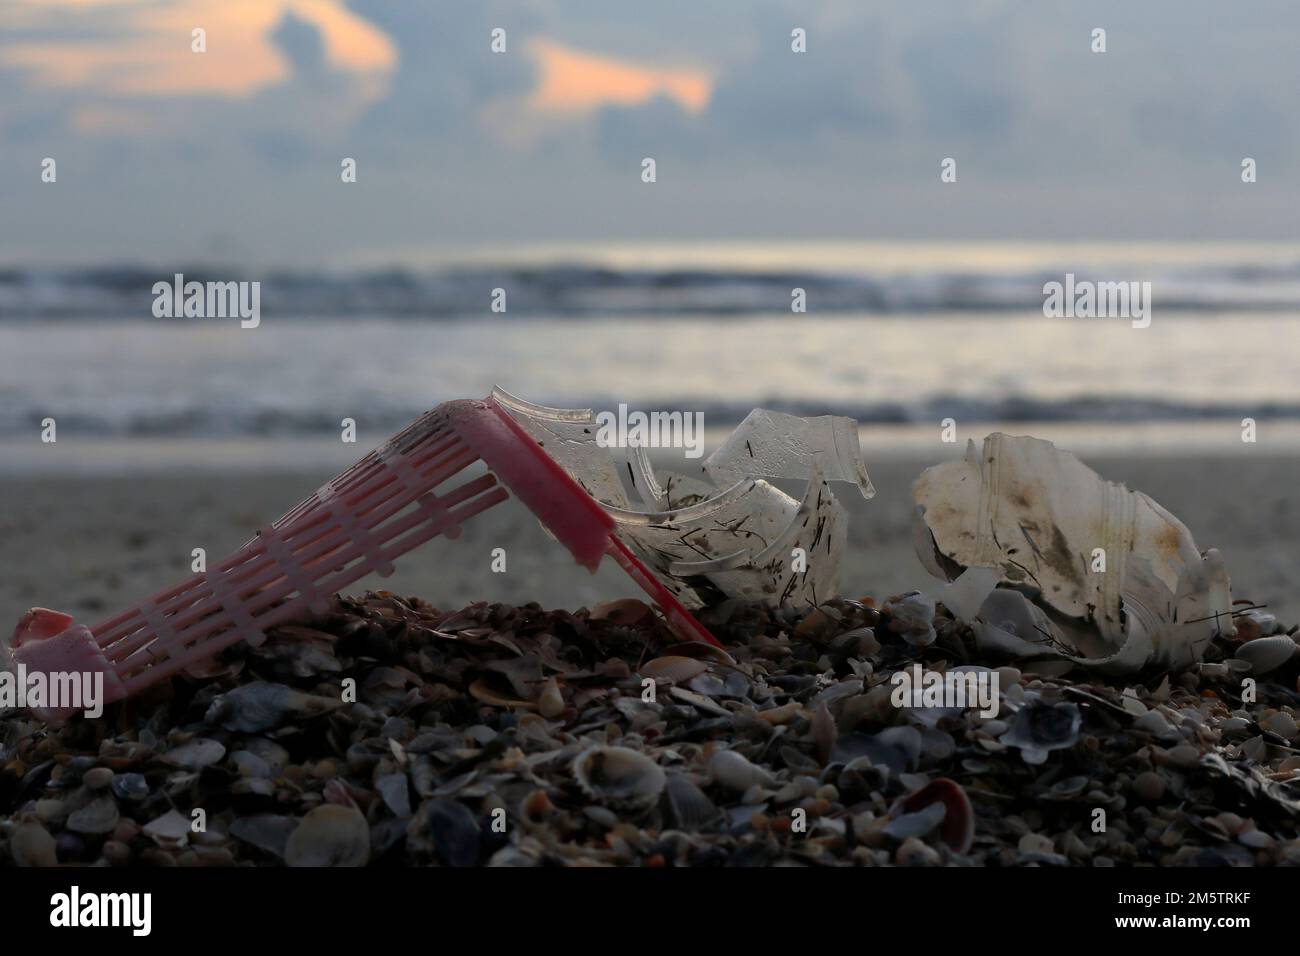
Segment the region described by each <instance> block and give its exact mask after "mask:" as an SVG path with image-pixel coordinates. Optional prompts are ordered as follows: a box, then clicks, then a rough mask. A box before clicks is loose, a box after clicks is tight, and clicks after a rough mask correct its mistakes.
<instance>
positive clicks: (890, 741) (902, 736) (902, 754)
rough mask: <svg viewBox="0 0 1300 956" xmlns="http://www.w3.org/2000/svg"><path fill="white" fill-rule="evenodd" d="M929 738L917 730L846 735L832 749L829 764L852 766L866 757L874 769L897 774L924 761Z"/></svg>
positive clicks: (899, 728) (890, 728)
mask: <svg viewBox="0 0 1300 956" xmlns="http://www.w3.org/2000/svg"><path fill="white" fill-rule="evenodd" d="M924 747H925V739H924V738H923V737H922V736H921V732H920V731H919V730H917V729H916V728H915V727H911V726H905V725H904V726H899V727H887V728H886V729H884V730H882V731H880V733H878V734H863V733H851V734H842V735H840V737H839V738H838V739H837V740H836V741H835V746H834V747H832V748H831V753H830V759H829V763H831V764H849V763H851V762H852V761H854V760H856V759H857V758H859V757H866V758H867V759H869V760H870V761H871V763H872V764H873V765H874V766H877V767H887V768H888V769H889V770H890V771H891V772H893V773H906V772H907V771H909V770H912V769H915V767H916V766H917V764H918V762H919V761H920V759H921V751H922V750H923V749H924Z"/></svg>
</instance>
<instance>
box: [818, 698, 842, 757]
mask: <svg viewBox="0 0 1300 956" xmlns="http://www.w3.org/2000/svg"><path fill="white" fill-rule="evenodd" d="M812 737H813V745H814V746H815V747H816V750H817V759H818V760H820V761H821V762H822V763H823V764H825V763H826V761H828V760H829V759H830V756H831V749H832V748H833V747H834V746H835V737H836V731H835V718H834V717H832V716H831V711H830V708H829V707H827V706H826V701H822V702H821V703H820V704H818V705H817V709H816V710H815V711H813V717H812Z"/></svg>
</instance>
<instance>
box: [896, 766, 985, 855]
mask: <svg viewBox="0 0 1300 956" xmlns="http://www.w3.org/2000/svg"><path fill="white" fill-rule="evenodd" d="M936 804H937V805H942V806H943V808H944V812H943V814H942V815H941V817H940V822H941V826H940V828H939V834H940V836H942V837H943V842H944V843H946V844H948V846H949V847H951V848H952V850H953V852H955V853H965V852H966V851H967V850H969V849H970V848H971V844H972V843H973V842H974V841H975V811H974V810H973V809H972V808H971V803H970V797H968V796H967V795H966V791H965V789H963V787H962V786H961V784H959V783H957V782H955V781H953V780H949V779H948V778H947V777H937V778H935V779H934V780H931V781H930V782H929V783H927V784H926V785H925V786H923V787H921V789H919V790H915V791H913V792H912V793H909V794H908V795H907V796H905V797H902V798H901V799H900V800H899V801H898V802H897V803H895V804H894V808H893V809H894V810H896V811H898V812H899V813H906V814H917V813H919V812H921V811H923V810H924V809H925V808H927V807H930V806H933V805H936ZM927 832H928V831H927ZM915 835H917V836H920V835H921V834H915Z"/></svg>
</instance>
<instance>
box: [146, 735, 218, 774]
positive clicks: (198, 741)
mask: <svg viewBox="0 0 1300 956" xmlns="http://www.w3.org/2000/svg"><path fill="white" fill-rule="evenodd" d="M225 755H226V747H225V744H223V743H221V742H220V741H217V740H211V739H209V738H207V737H195V738H194V739H193V740H191V741H189V742H188V743H184V744H181V745H180V746H179V747H175V748H173V749H172V750H169V751H167V752H166V753H165V754H163V755H162V756H161V757H159V758H158V759H160V760H161V761H162V762H163V763H165V764H170V765H171V766H173V767H180V768H181V769H183V770H201V769H203V768H204V767H210V766H212V765H213V764H214V763H217V762H218V761H219V760H221V758H222V757H224V756H225Z"/></svg>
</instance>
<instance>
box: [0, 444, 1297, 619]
mask: <svg viewBox="0 0 1300 956" xmlns="http://www.w3.org/2000/svg"><path fill="white" fill-rule="evenodd" d="M864 444H867V443H865V442H864ZM935 444H937V443H935ZM60 445H61V446H62V443H60ZM358 447H359V446H342V447H341V449H335V451H340V450H341V451H342V452H343V454H342V456H341V457H340V459H339V461H338V462H337V463H318V464H317V466H316V467H314V468H308V467H299V468H297V469H291V470H285V471H277V470H275V469H273V468H272V467H270V466H271V464H272V463H263V467H262V468H261V469H257V470H253V468H252V463H250V464H249V467H248V468H247V469H246V470H243V471H240V470H238V469H236V468H233V467H226V468H223V469H220V470H214V469H212V468H206V467H205V468H195V469H191V470H190V471H179V472H173V473H166V472H165V471H159V472H156V473H144V472H147V470H148V467H149V466H150V465H151V464H153V462H152V461H149V460H140V459H137V460H136V461H135V462H134V471H133V473H131V474H123V473H118V474H104V473H99V474H94V475H87V474H78V473H64V474H50V473H48V472H46V473H43V474H26V475H12V474H10V475H0V561H2V564H0V567H3V568H4V569H5V572H4V574H2V575H0V624H3V625H4V626H5V627H10V626H12V623H11V622H14V621H16V620H17V619H18V617H19V616H20V615H21V614H22V613H23V612H25V611H26V610H27V609H28V608H30V607H32V606H44V607H52V608H56V609H59V610H64V611H67V612H68V613H71V614H73V615H74V616H76V617H77V618H78V619H79V620H84V622H85V623H87V624H92V625H93V624H95V623H97V622H98V621H99V620H101V619H103V618H106V617H108V616H110V615H111V614H113V613H115V612H116V611H117V610H119V609H120V608H123V607H127V606H129V605H130V604H132V603H134V602H136V601H138V600H141V599H143V598H146V597H148V596H149V595H151V594H154V593H156V592H158V591H160V590H162V589H163V588H165V587H168V586H170V585H171V584H173V583H175V582H176V581H178V580H181V579H182V578H184V577H187V576H188V575H189V574H190V573H191V572H190V566H191V561H192V551H193V549H194V548H200V547H201V548H204V549H205V551H206V556H207V559H208V561H209V563H212V562H214V561H217V560H220V559H221V558H224V557H225V556H226V555H228V554H230V553H231V552H232V551H234V550H235V549H236V548H238V547H239V546H241V545H242V544H243V543H244V542H246V541H247V540H248V539H249V538H250V537H252V535H253V533H254V532H255V531H256V529H257V528H259V527H262V526H265V525H266V524H268V523H269V522H271V521H273V520H274V519H276V518H278V517H279V516H280V515H282V514H284V513H285V512H286V511H288V510H289V509H290V508H291V507H293V506H294V505H295V504H296V503H297V502H299V501H301V500H302V499H303V498H305V497H307V496H308V495H310V494H311V493H312V492H313V491H315V490H316V488H317V487H319V486H320V485H321V484H323V483H324V482H325V481H326V480H327V479H329V478H330V477H332V476H333V475H335V474H336V473H337V472H338V471H340V470H341V468H342V467H344V466H345V465H346V464H349V463H350V462H351V461H352V460H353V458H355V457H358V455H357V454H355V450H356V448H358ZM868 447H869V445H868ZM960 447H961V446H953V445H946V446H944V449H945V450H946V451H947V454H935V455H926V456H924V457H916V456H910V457H909V456H907V455H906V454H905V453H903V452H899V453H898V454H897V455H896V456H888V455H878V454H877V455H869V456H868V457H867V470H868V473H869V474H870V476H871V479H872V481H873V483H874V484H875V487H876V491H877V494H876V497H875V498H873V499H872V500H870V501H864V500H862V499H861V498H860V497H858V496H857V495H856V494H849V493H839V494H838V495H837V496H838V497H839V498H840V501H841V502H842V503H843V504H844V506H845V508H846V509H847V510H848V512H849V515H850V521H849V542H848V552H847V555H846V558H845V562H844V565H843V568H842V572H841V587H840V590H841V592H842V593H843V594H844V595H845V596H848V597H862V596H867V595H870V596H872V597H875V598H876V599H877V600H881V599H883V598H885V597H888V596H889V595H891V594H897V593H902V592H905V591H909V590H917V589H924V588H928V587H930V586H931V585H932V584H933V579H932V578H931V577H930V575H929V574H928V573H927V572H926V571H925V570H924V569H923V568H922V566H921V564H920V562H919V561H918V560H917V558H916V556H915V554H914V552H913V547H912V508H913V505H912V497H911V490H910V489H911V484H912V482H913V481H914V480H915V479H916V477H917V476H918V475H919V474H920V473H921V471H922V470H923V469H924V468H925V467H927V466H928V465H931V464H933V463H935V462H936V461H939V460H943V459H945V458H950V457H956V456H957V455H958V454H960ZM71 448H72V443H69V445H68V446H67V449H68V450H71ZM1084 460H1085V461H1086V462H1087V463H1088V464H1089V465H1090V466H1092V467H1093V468H1095V469H1096V470H1097V471H1098V472H1099V473H1100V474H1101V475H1102V476H1103V477H1105V478H1108V479H1111V480H1115V481H1123V482H1125V483H1126V484H1127V485H1128V486H1129V487H1130V488H1133V489H1136V490H1140V491H1143V492H1146V493H1147V494H1149V495H1150V496H1151V497H1152V498H1154V499H1155V500H1156V501H1157V502H1159V503H1160V504H1161V505H1163V506H1164V507H1165V508H1167V509H1169V510H1170V511H1171V512H1173V513H1174V514H1175V515H1177V516H1178V517H1179V518H1180V519H1181V520H1182V521H1183V522H1184V523H1185V524H1186V525H1187V526H1188V528H1189V529H1190V530H1191V532H1192V534H1193V536H1194V537H1195V539H1196V543H1197V546H1198V547H1199V548H1200V549H1201V550H1205V549H1207V548H1211V547H1214V548H1218V549H1219V550H1220V552H1222V554H1223V556H1224V559H1225V561H1226V562H1227V566H1228V570H1229V573H1230V575H1231V578H1232V582H1233V596H1234V598H1242V599H1250V600H1251V601H1253V602H1254V603H1257V604H1267V605H1268V606H1269V609H1270V610H1271V611H1272V613H1274V614H1275V615H1276V616H1277V617H1278V619H1279V620H1280V621H1282V622H1283V623H1284V624H1288V625H1289V624H1292V623H1296V622H1298V621H1300V588H1297V587H1296V579H1295V570H1296V568H1298V567H1300V503H1297V502H1296V500H1295V488H1296V486H1297V483H1298V482H1300V455H1297V456H1282V455H1269V456H1260V457H1255V458H1251V457H1242V456H1240V455H1238V456H1228V455H1217V456H1204V455H1202V456H1195V457H1189V456H1183V457H1169V456H1165V455H1131V454H1130V455H1119V456H1085V457H1084ZM498 547H502V548H505V549H506V553H507V571H506V573H494V572H493V571H492V570H491V561H492V559H491V556H492V550H493V549H494V548H498ZM366 588H386V589H389V590H392V591H395V592H397V593H399V594H410V595H421V596H422V597H424V598H426V599H428V600H429V601H431V602H433V603H435V604H436V605H437V606H439V607H443V608H452V607H463V606H465V605H467V604H470V603H472V602H474V601H478V600H488V601H501V602H506V603H513V604H525V603H528V602H531V601H537V602H539V603H541V604H542V605H543V606H546V607H551V608H567V609H569V610H576V609H577V608H579V607H582V606H591V605H593V604H597V603H600V602H602V601H608V600H613V599H616V598H620V597H626V596H631V595H633V594H634V591H635V588H634V586H632V585H631V584H630V582H628V580H627V578H626V576H625V575H624V574H623V573H622V572H621V571H620V570H619V569H618V568H617V567H616V566H614V565H613V564H612V563H611V562H606V563H605V564H604V565H602V566H601V568H600V569H599V570H598V571H597V572H596V573H595V574H594V575H591V574H588V573H587V572H585V571H582V570H580V569H579V568H578V567H577V566H576V565H575V564H574V563H573V561H572V560H571V559H570V557H569V555H568V554H567V552H565V551H564V549H563V548H562V547H561V546H560V545H558V544H556V543H555V542H554V541H552V540H551V539H550V538H549V537H548V536H547V534H546V533H545V532H544V531H543V530H542V528H541V526H540V525H539V524H538V523H537V521H536V519H535V518H533V516H532V515H531V513H530V512H528V511H527V509H526V508H524V507H523V506H522V505H521V504H519V503H518V502H515V501H507V502H505V503H504V504H502V505H499V506H498V507H496V508H493V509H492V510H490V511H488V512H487V513H485V514H483V515H481V516H479V517H478V518H476V519H474V520H473V521H471V522H469V523H467V524H466V525H465V527H464V529H463V534H462V536H461V538H460V539H458V540H456V541H450V540H446V539H435V540H434V541H431V542H430V543H429V544H427V545H425V546H424V547H422V548H420V549H417V550H416V551H415V552H413V553H411V554H409V555H406V556H405V557H404V558H402V559H401V560H399V562H398V564H397V571H396V573H395V574H394V575H393V576H392V577H391V578H388V579H381V578H377V577H372V578H365V579H363V580H362V581H360V582H358V583H357V584H356V585H355V586H354V587H353V588H352V589H351V592H352V593H354V594H359V593H361V592H362V591H364V590H365V589H366Z"/></svg>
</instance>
